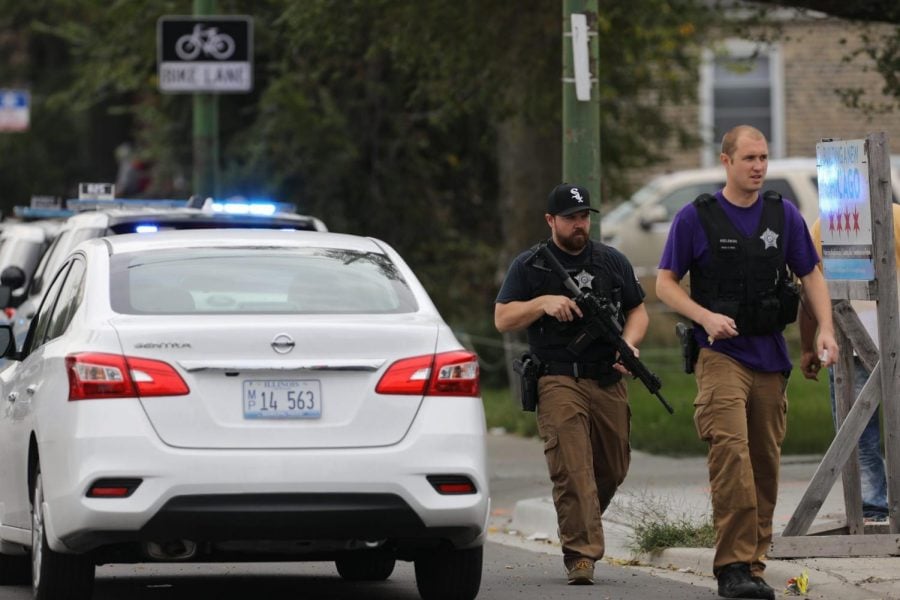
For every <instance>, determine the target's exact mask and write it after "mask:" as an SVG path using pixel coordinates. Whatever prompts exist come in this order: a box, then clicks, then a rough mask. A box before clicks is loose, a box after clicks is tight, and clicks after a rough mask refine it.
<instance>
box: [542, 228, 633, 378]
mask: <svg viewBox="0 0 900 600" xmlns="http://www.w3.org/2000/svg"><path fill="white" fill-rule="evenodd" d="M548 243H549V242H548ZM588 245H589V249H588V252H586V253H585V254H584V256H585V259H584V261H583V262H582V263H579V264H577V265H574V266H573V265H572V264H571V262H572V261H571V258H569V257H560V253H559V252H556V254H557V258H560V262H562V264H563V266H564V267H565V268H566V270H567V271H568V273H569V274H570V275H571V276H573V277H574V278H575V280H576V281H577V283H578V285H579V286H580V287H581V288H582V289H585V290H590V291H592V292H593V293H595V294H597V295H598V296H602V297H604V298H606V299H607V300H609V301H610V303H611V304H612V305H613V306H615V307H616V309H617V310H618V311H619V314H618V318H619V322H620V323H622V324H624V319H623V318H622V314H621V305H622V289H621V287H614V285H613V278H612V277H610V275H609V274H608V273H607V272H606V270H605V269H604V268H603V264H604V262H603V255H604V253H605V252H606V249H605V248H604V246H603V244H597V243H594V242H591V241H589V242H588ZM537 248H538V246H535V247H534V248H533V249H532V250H533V251H534V254H533V255H532V258H531V259H530V260H529V261H528V268H527V270H526V271H527V277H528V283H529V288H530V289H532V290H534V295H535V296H543V295H547V294H553V295H559V296H567V297H569V298H571V297H572V294H571V292H569V291H568V290H567V289H566V287H565V285H564V284H563V282H562V280H560V278H559V277H558V276H557V275H556V274H555V273H554V272H553V271H552V270H551V269H550V267H549V266H548V265H546V264H544V259H543V258H542V257H541V256H540V254H538V253H537ZM553 251H554V249H553V248H552V244H551V252H553ZM584 325H585V323H584V321H582V320H581V319H575V320H574V321H571V322H568V323H564V322H561V321H558V320H557V319H555V318H553V317H551V316H549V315H544V316H543V317H541V318H540V319H538V320H537V321H535V322H534V323H532V324H531V325H529V326H528V330H527V334H528V345H529V346H530V347H531V350H532V351H533V352H534V353H535V354H536V355H537V356H538V357H539V358H540V359H541V360H544V361H557V362H585V363H604V364H608V365H612V364H613V362H615V350H614V349H613V348H612V347H611V346H610V345H608V344H602V343H601V342H599V341H595V342H594V343H592V344H590V345H589V346H588V347H587V348H585V349H584V350H583V352H582V354H581V355H580V356H575V355H573V354H572V353H571V352H570V351H568V350H567V349H566V346H568V345H569V343H570V342H571V341H572V340H573V339H574V338H575V336H576V335H578V334H579V333H581V331H582V330H583V329H584Z"/></svg>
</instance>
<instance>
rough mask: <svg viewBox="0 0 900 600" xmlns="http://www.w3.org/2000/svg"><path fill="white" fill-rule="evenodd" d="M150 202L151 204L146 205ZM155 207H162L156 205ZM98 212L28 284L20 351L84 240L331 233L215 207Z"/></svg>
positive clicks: (18, 318)
mask: <svg viewBox="0 0 900 600" xmlns="http://www.w3.org/2000/svg"><path fill="white" fill-rule="evenodd" d="M148 202H152V201H148ZM157 204H163V203H162V202H157ZM97 206H100V207H102V208H101V209H100V210H91V211H90V212H82V213H79V214H76V215H73V216H71V217H69V218H68V219H67V220H66V221H65V222H64V223H63V225H62V226H61V227H60V229H59V232H58V234H57V236H56V239H55V240H54V241H53V243H52V245H51V246H50V247H49V248H48V249H47V251H46V252H45V253H44V255H43V256H42V257H41V261H40V263H38V266H37V269H36V270H35V271H34V276H33V277H32V279H31V282H30V283H29V285H28V289H27V292H26V295H25V298H24V300H23V301H22V302H21V305H19V307H18V309H17V311H16V314H15V317H14V319H13V331H14V333H15V338H16V343H17V345H18V346H20V347H21V344H22V342H23V341H24V340H25V334H26V333H27V332H28V326H29V324H30V323H31V319H32V318H33V317H34V313H35V311H36V310H37V307H38V305H39V304H40V301H41V297H42V296H43V294H44V291H45V288H46V285H47V283H48V282H47V281H46V280H47V278H49V277H51V276H52V275H53V274H54V273H56V271H57V269H59V267H60V265H62V262H63V260H64V259H65V258H66V256H68V255H69V252H71V251H72V249H73V248H74V247H75V246H77V245H78V243H79V242H82V241H84V240H88V239H93V238H98V237H104V236H109V235H118V234H123V233H147V232H154V231H165V230H174V229H223V228H226V229H285V230H291V229H293V230H305V231H327V230H328V228H327V227H326V226H325V224H324V223H323V222H322V221H321V220H319V219H317V218H315V217H310V216H304V215H296V214H290V213H275V214H272V215H256V214H232V213H228V212H215V211H213V210H212V209H211V208H187V207H181V206H174V205H171V204H169V205H167V206H165V207H163V208H154V207H153V206H147V205H140V206H133V207H132V205H129V204H128V201H118V200H117V201H112V203H111V204H110V206H115V207H116V208H105V207H104V205H103V204H102V203H100V204H99V205H97ZM10 274H11V272H10V271H9V270H8V268H7V269H4V271H3V273H2V274H0V283H2V285H4V286H9V285H10V283H9V281H8V276H9V275H10Z"/></svg>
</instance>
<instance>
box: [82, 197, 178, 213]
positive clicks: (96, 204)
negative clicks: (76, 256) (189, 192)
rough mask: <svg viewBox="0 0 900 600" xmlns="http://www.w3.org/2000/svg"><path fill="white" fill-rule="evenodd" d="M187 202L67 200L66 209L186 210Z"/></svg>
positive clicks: (156, 199) (149, 199) (155, 199)
mask: <svg viewBox="0 0 900 600" xmlns="http://www.w3.org/2000/svg"><path fill="white" fill-rule="evenodd" d="M187 203H188V201H187V200H175V199H172V198H114V199H112V200H81V199H75V198H72V199H69V200H66V207H67V208H69V209H71V210H74V211H77V212H84V211H88V210H104V209H108V208H184V207H186V206H187Z"/></svg>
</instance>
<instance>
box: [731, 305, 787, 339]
mask: <svg viewBox="0 0 900 600" xmlns="http://www.w3.org/2000/svg"><path fill="white" fill-rule="evenodd" d="M780 311H781V305H780V302H779V301H778V298H777V297H775V296H763V297H762V298H760V299H759V301H757V302H754V303H753V305H752V306H751V307H750V313H751V318H750V319H749V320H750V324H749V331H746V332H744V331H741V333H746V334H747V335H766V334H769V333H775V332H776V331H781V329H782V328H783V327H782V325H781V322H780V320H779V319H780Z"/></svg>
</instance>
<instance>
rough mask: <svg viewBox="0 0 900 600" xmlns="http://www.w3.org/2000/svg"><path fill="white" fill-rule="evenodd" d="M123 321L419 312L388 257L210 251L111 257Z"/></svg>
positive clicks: (114, 299) (326, 251)
mask: <svg viewBox="0 0 900 600" xmlns="http://www.w3.org/2000/svg"><path fill="white" fill-rule="evenodd" d="M111 260H112V262H111V265H110V266H111V268H110V278H111V280H110V290H111V297H110V299H111V303H112V308H113V310H114V311H116V312H118V313H123V314H267V313H272V314H378V313H406V312H413V311H415V310H416V309H417V305H416V301H415V297H414V295H413V293H412V291H411V290H410V288H409V287H408V286H407V284H406V282H405V281H404V280H403V277H402V276H401V274H400V272H399V271H398V270H397V268H396V266H395V265H394V264H393V263H392V262H391V261H390V260H389V259H388V258H387V257H386V256H384V255H383V254H376V253H371V252H358V251H352V250H345V249H339V248H302V249H284V248H279V249H272V248H240V249H235V248H221V249H218V248H203V249H178V250H166V251H155V252H153V253H149V252H147V253H145V252H140V253H126V254H119V255H115V256H113V257H112V259H111Z"/></svg>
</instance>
